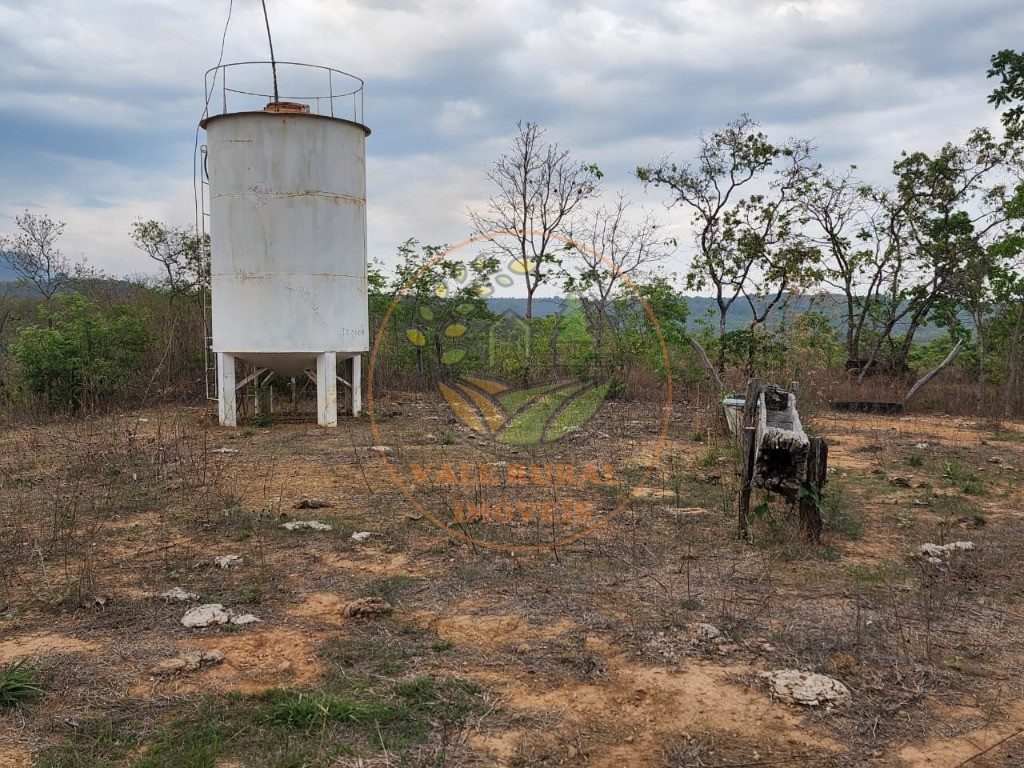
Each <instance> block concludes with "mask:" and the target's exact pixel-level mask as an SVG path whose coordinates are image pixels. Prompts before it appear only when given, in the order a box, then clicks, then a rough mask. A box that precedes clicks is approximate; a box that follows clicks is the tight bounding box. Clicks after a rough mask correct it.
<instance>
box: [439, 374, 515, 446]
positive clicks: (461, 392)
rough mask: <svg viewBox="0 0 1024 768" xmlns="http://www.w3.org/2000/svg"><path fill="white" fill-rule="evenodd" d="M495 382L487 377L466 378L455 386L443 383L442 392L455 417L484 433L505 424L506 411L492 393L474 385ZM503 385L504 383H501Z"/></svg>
mask: <svg viewBox="0 0 1024 768" xmlns="http://www.w3.org/2000/svg"><path fill="white" fill-rule="evenodd" d="M477 381H479V382H481V383H485V384H493V383H496V382H488V381H487V380H486V379H469V378H467V379H465V380H463V381H462V382H457V383H456V384H455V386H454V387H450V386H448V385H447V384H444V383H441V384H440V385H439V387H440V389H441V394H442V395H444V399H445V400H446V401H447V403H448V405H449V406H451V409H452V412H453V413H454V414H455V418H457V419H458V420H459V421H461V422H462V423H463V424H465V425H466V426H467V427H469V428H470V429H472V430H473V431H474V432H479V433H480V434H482V435H490V434H493V433H495V432H497V431H498V430H499V429H501V427H502V426H503V425H504V424H505V412H504V411H503V410H502V408H501V405H500V404H499V403H498V401H497V400H495V399H494V396H493V394H492V393H490V392H488V391H486V390H485V389H481V388H480V387H477V386H474V383H475V382H477ZM499 386H503V385H499Z"/></svg>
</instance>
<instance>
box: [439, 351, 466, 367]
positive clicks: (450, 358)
mask: <svg viewBox="0 0 1024 768" xmlns="http://www.w3.org/2000/svg"><path fill="white" fill-rule="evenodd" d="M465 356H466V350H464V349H459V348H458V347H456V348H455V349H449V350H446V351H445V353H444V354H443V355H441V362H442V363H444V364H445V365H455V364H456V363H457V362H459V360H461V359H462V358H464V357H465Z"/></svg>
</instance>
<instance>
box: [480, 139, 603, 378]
mask: <svg viewBox="0 0 1024 768" xmlns="http://www.w3.org/2000/svg"><path fill="white" fill-rule="evenodd" d="M516 127H517V128H518V133H517V134H516V137H515V139H514V140H513V142H512V146H511V147H510V148H509V150H508V151H507V152H506V153H505V154H503V155H502V156H501V157H499V158H498V159H497V160H496V161H495V162H494V163H493V164H492V165H491V166H490V167H489V168H488V169H487V171H486V173H487V178H488V179H490V180H491V181H492V182H493V183H494V186H495V187H496V191H495V192H494V194H493V195H491V196H490V197H489V198H488V199H487V203H486V205H485V206H484V209H483V210H482V211H470V212H469V217H470V220H471V221H472V224H473V230H474V234H476V235H483V236H487V237H488V239H489V241H490V243H491V255H493V256H497V257H498V258H500V259H501V260H502V261H503V262H504V263H507V264H511V265H513V268H514V270H515V271H516V272H518V273H520V274H521V275H522V279H523V283H524V286H525V288H526V318H525V319H526V361H525V362H526V365H525V371H524V375H525V378H527V379H528V378H529V376H530V332H531V330H530V329H531V326H532V323H533V298H534V295H535V294H536V292H537V289H538V288H540V286H542V285H544V284H546V283H548V282H550V281H551V279H552V276H553V274H554V271H555V269H556V268H557V265H558V263H559V256H560V254H561V251H562V250H563V247H564V243H563V240H562V239H561V238H562V237H568V236H569V234H570V222H571V217H572V215H573V212H574V211H576V210H577V208H578V207H579V206H580V204H581V203H583V202H584V201H586V200H589V199H591V198H592V197H594V196H595V195H596V194H597V189H598V183H599V181H600V178H601V172H600V170H599V169H598V168H597V167H596V166H594V165H584V164H583V163H579V162H577V161H576V160H574V159H573V158H572V156H571V154H570V152H569V150H567V149H562V148H560V147H559V146H558V144H552V143H549V142H548V141H547V140H546V139H545V138H544V134H545V131H544V130H543V129H541V128H540V127H538V126H537V124H536V123H529V122H526V123H524V122H522V121H520V122H519V123H517V124H516Z"/></svg>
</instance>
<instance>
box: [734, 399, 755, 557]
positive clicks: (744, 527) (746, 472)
mask: <svg viewBox="0 0 1024 768" xmlns="http://www.w3.org/2000/svg"><path fill="white" fill-rule="evenodd" d="M760 396H761V380H760V379H748V380H747V394H746V397H745V399H744V401H743V442H742V444H741V445H742V450H743V455H742V461H743V466H742V470H741V472H740V498H739V520H738V522H739V536H740V538H743V539H749V538H750V489H751V481H752V479H753V477H754V457H755V455H756V454H757V401H758V398H759V397H760Z"/></svg>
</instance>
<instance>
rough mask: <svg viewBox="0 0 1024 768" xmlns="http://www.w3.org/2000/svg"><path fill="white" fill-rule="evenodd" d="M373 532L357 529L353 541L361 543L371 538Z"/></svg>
mask: <svg viewBox="0 0 1024 768" xmlns="http://www.w3.org/2000/svg"><path fill="white" fill-rule="evenodd" d="M371 536H373V534H372V533H371V532H370V531H356V532H355V533H353V534H352V537H351V538H352V541H358V542H360V543H362V542H364V541H366V540H367V539H369V538H370V537H371Z"/></svg>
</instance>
